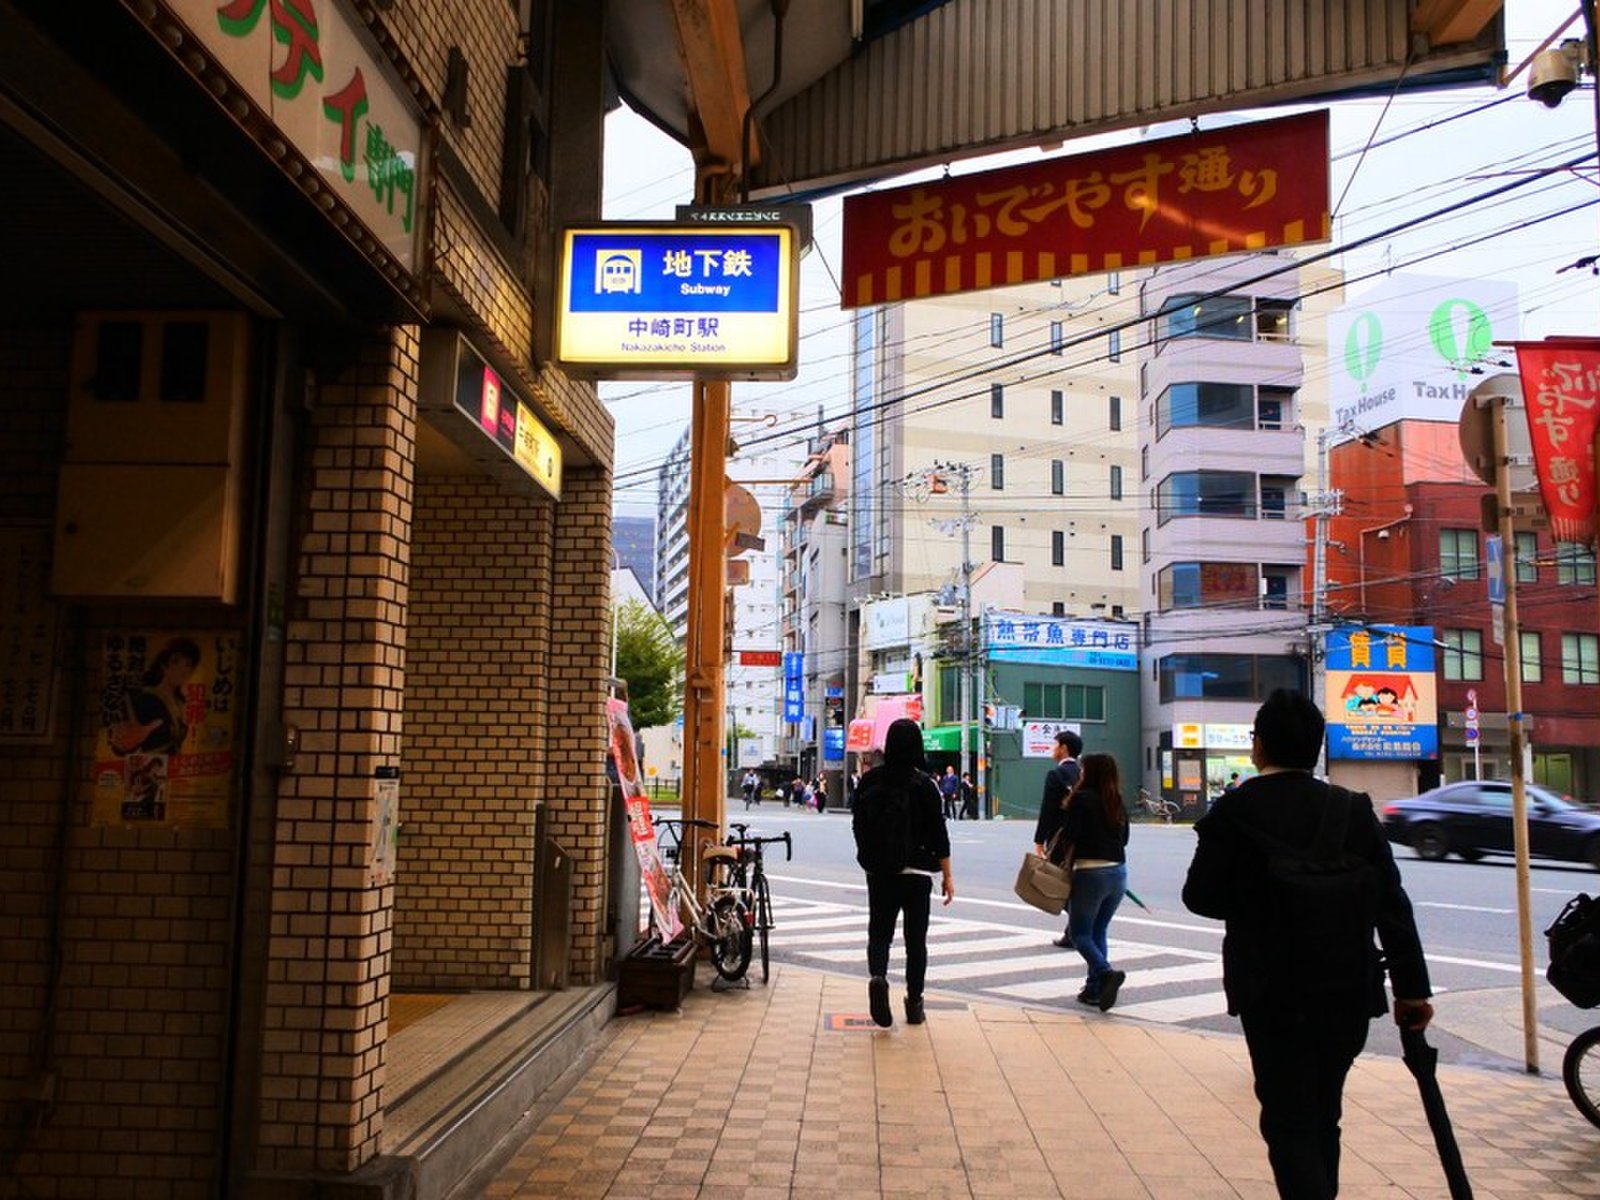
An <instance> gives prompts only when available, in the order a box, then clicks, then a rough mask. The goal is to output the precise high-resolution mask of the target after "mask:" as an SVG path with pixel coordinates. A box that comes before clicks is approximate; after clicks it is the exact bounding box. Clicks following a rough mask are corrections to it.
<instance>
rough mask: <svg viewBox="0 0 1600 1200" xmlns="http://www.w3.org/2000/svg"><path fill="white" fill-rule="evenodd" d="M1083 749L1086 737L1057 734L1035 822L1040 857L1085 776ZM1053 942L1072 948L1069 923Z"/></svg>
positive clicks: (1069, 732)
mask: <svg viewBox="0 0 1600 1200" xmlns="http://www.w3.org/2000/svg"><path fill="white" fill-rule="evenodd" d="M1082 753H1083V739H1082V738H1081V737H1079V736H1078V735H1077V734H1076V733H1074V732H1072V730H1070V729H1063V730H1062V731H1061V732H1060V733H1058V734H1056V744H1055V745H1054V746H1052V747H1051V748H1050V757H1051V758H1053V759H1055V765H1054V766H1052V767H1051V768H1050V770H1049V772H1048V773H1047V774H1046V775H1045V777H1044V796H1043V798H1042V799H1041V800H1040V801H1039V819H1038V821H1037V822H1035V823H1034V826H1033V852H1034V853H1035V854H1037V855H1040V856H1041V857H1042V856H1043V855H1044V852H1045V848H1046V847H1047V846H1048V845H1049V844H1050V839H1051V838H1052V837H1054V836H1055V833H1056V830H1058V829H1060V828H1061V820H1062V817H1063V815H1064V814H1065V813H1066V811H1067V809H1066V803H1067V794H1068V793H1069V792H1071V791H1072V788H1073V785H1074V784H1076V783H1077V782H1078V780H1079V779H1081V778H1082V777H1083V768H1082V767H1080V766H1079V765H1078V755H1080V754H1082ZM1053 944H1054V945H1057V946H1060V947H1061V948H1062V949H1063V950H1070V949H1072V929H1071V927H1070V925H1069V927H1068V928H1067V929H1066V930H1064V931H1063V932H1062V934H1061V936H1060V937H1058V938H1057V939H1056V940H1055V942H1054V943H1053Z"/></svg>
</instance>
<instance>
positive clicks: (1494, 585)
mask: <svg viewBox="0 0 1600 1200" xmlns="http://www.w3.org/2000/svg"><path fill="white" fill-rule="evenodd" d="M1483 557H1484V565H1485V566H1486V567H1487V568H1488V570H1487V575H1488V581H1489V603H1490V604H1504V603H1505V602H1506V552H1505V544H1504V543H1503V542H1501V540H1500V535H1499V534H1494V533H1491V534H1490V535H1489V536H1488V537H1486V538H1484V539H1483Z"/></svg>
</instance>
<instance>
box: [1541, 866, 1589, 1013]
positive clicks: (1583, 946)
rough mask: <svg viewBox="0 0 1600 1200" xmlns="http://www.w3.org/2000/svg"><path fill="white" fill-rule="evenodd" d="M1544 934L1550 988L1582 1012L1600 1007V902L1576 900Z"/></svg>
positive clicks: (1584, 897) (1582, 896)
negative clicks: (1547, 952) (1547, 955)
mask: <svg viewBox="0 0 1600 1200" xmlns="http://www.w3.org/2000/svg"><path fill="white" fill-rule="evenodd" d="M1544 934H1545V937H1546V938H1547V939H1548V940H1549V943H1550V965H1549V967H1547V968H1546V969H1545V978H1546V979H1548V980H1549V981H1550V986H1551V987H1553V988H1555V989H1556V991H1558V992H1560V993H1561V994H1562V995H1563V996H1565V997H1566V998H1567V999H1568V1000H1569V1001H1570V1002H1571V1003H1573V1004H1575V1005H1577V1006H1578V1007H1579V1008H1595V1007H1597V1006H1600V901H1597V900H1592V899H1590V898H1589V896H1588V895H1587V894H1585V893H1580V894H1579V895H1576V896H1574V897H1573V898H1572V899H1571V900H1568V901H1567V904H1566V907H1565V908H1563V909H1562V910H1561V913H1560V915H1558V916H1557V917H1556V919H1555V920H1554V921H1553V922H1551V924H1550V928H1548V929H1546V930H1545V931H1544Z"/></svg>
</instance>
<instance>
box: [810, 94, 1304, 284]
mask: <svg viewBox="0 0 1600 1200" xmlns="http://www.w3.org/2000/svg"><path fill="white" fill-rule="evenodd" d="M1329 224H1330V218H1329V215H1328V115H1327V113H1326V112H1315V113H1308V114H1305V115H1303V116H1297V117H1285V118H1282V119H1280V120H1275V121H1262V122H1258V123H1254V124H1249V125H1234V126H1230V127H1228V128H1225V129H1217V130H1213V131H1209V132H1205V133H1186V134H1183V135H1181V136H1179V137H1172V138H1162V139H1160V140H1157V141H1148V142H1138V143H1135V144H1133V145H1130V146H1122V147H1118V148H1116V149H1112V150H1103V151H1096V152H1094V153H1092V154H1081V155H1076V156H1072V157H1067V158H1054V159H1050V160H1048V161H1045V162H1035V163H1028V164H1026V165H1024V166H1019V167H1007V168H1005V169H1003V170H998V171H984V172H981V173H978V174H975V175H964V176H960V177H958V178H953V179H941V180H938V181H936V182H933V183H923V184H915V185H912V186H910V187H903V188H896V189H894V190H891V191H882V192H869V193H865V194H862V195H858V196H851V197H848V198H847V199H846V200H845V202H844V287H843V293H844V294H843V298H842V300H843V306H844V307H845V308H856V307H861V306H863V305H868V304H883V303H886V302H890V301H896V300H912V299H917V298H919V297H923V296H940V295H950V294H953V293H956V292H970V291H977V290H981V289H984V288H991V287H1003V286H1005V285H1007V284H1013V283H1028V282H1031V281H1033V280H1041V279H1060V278H1063V277H1065V276H1069V275H1086V274H1093V273H1097V272H1101V271H1115V270H1119V269H1121V268H1125V267H1142V266H1153V265H1155V264H1157V263H1166V262H1181V261H1183V260H1185V259H1191V258H1205V257H1207V256H1210V255H1216V254H1233V253H1237V252H1239V251H1244V250H1262V249H1265V248H1267V247H1269V246H1297V245H1302V244H1305V243H1308V242H1322V241H1327V240H1328V238H1329V236H1330V233H1329Z"/></svg>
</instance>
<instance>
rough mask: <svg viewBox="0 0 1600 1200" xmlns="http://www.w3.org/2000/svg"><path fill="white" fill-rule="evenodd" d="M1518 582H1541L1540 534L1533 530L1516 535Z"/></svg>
mask: <svg viewBox="0 0 1600 1200" xmlns="http://www.w3.org/2000/svg"><path fill="white" fill-rule="evenodd" d="M1516 559H1517V568H1516V569H1517V582H1518V583H1538V582H1539V535H1538V534H1536V533H1532V532H1524V533H1519V534H1517V536H1516Z"/></svg>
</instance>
